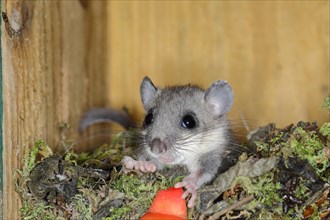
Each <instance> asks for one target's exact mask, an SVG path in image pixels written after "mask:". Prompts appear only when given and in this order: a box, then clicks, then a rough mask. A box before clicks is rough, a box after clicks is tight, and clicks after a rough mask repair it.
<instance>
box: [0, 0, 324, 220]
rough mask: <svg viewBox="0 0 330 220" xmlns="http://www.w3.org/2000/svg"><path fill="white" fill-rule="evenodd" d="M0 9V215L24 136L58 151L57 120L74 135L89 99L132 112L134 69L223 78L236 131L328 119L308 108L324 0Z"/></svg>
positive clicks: (46, 4) (320, 55)
mask: <svg viewBox="0 0 330 220" xmlns="http://www.w3.org/2000/svg"><path fill="white" fill-rule="evenodd" d="M1 8H2V12H3V18H2V27H1V41H2V42H1V45H2V52H1V53H2V97H3V121H2V128H3V133H2V143H3V148H2V164H3V176H2V181H3V198H2V200H1V201H2V203H3V219H19V207H20V200H19V197H18V195H17V193H16V192H15V190H14V185H13V180H14V179H13V178H14V172H15V170H16V169H17V168H19V167H21V166H22V162H23V158H24V155H25V153H26V152H27V151H28V150H29V149H30V148H31V146H32V145H33V143H34V142H35V141H36V140H38V139H42V140H45V141H46V142H47V143H48V144H49V145H50V146H51V147H52V148H53V150H55V151H56V150H59V149H60V141H61V138H60V134H59V130H60V129H59V128H60V127H61V126H63V125H65V124H70V125H71V128H70V130H69V132H68V133H67V134H66V135H67V136H68V137H70V138H72V139H74V140H79V138H82V137H81V136H80V135H79V134H78V132H77V128H78V123H79V120H80V118H81V117H82V115H83V113H84V112H85V111H87V110H89V109H91V108H93V107H112V108H115V109H121V108H123V107H126V108H127V109H128V110H129V112H131V113H132V114H133V116H134V118H135V119H137V120H139V119H140V120H141V117H142V114H143V108H142V105H141V101H140V95H139V86H140V82H141V80H142V78H143V76H145V75H148V76H149V77H150V78H151V79H152V80H153V81H154V82H155V84H157V85H159V86H166V85H174V84H187V83H192V84H198V85H200V86H202V87H204V88H206V87H208V86H209V85H210V84H211V83H212V82H214V81H216V80H219V79H224V80H227V81H228V82H229V83H230V84H231V85H232V88H233V90H234V94H235V101H234V106H233V109H232V111H231V113H230V118H231V119H232V121H233V124H234V125H235V124H236V125H237V129H238V130H239V131H240V132H242V134H243V130H244V129H249V128H254V127H257V126H261V125H265V124H267V123H269V122H275V123H277V124H278V125H279V126H285V125H287V124H290V123H294V122H298V121H317V122H318V123H320V124H321V123H323V122H326V121H328V120H329V115H328V113H327V112H326V111H324V110H322V109H320V106H321V105H322V103H323V99H324V97H326V96H327V95H328V91H329V83H330V82H329V60H330V59H329V38H330V36H329V2H328V1H315V2H312V1H305V2H295V1H294V2H285V1H267V2H248V1H246V2H241V1H239V2H235V1H234V2H226V1H224V2H222V1H219V2H217V1H211V2H203V1H202V2H194V1H193V2H189V1H178V2H173V1H159V2H158V1H146V2H140V1H125V2H122V1H85V0H72V1H24V0H18V1H9V0H2V7H1ZM243 122H244V123H243ZM244 124H245V126H244V129H242V128H239V126H242V127H243V125H244ZM92 134H93V131H91V132H90V133H88V134H85V137H88V135H92Z"/></svg>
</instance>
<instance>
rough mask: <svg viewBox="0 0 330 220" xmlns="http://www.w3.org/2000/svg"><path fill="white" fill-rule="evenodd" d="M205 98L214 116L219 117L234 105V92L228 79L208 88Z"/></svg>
mask: <svg viewBox="0 0 330 220" xmlns="http://www.w3.org/2000/svg"><path fill="white" fill-rule="evenodd" d="M204 100H205V103H206V105H207V108H208V109H209V111H210V112H211V113H212V114H213V116H215V117H219V116H221V115H223V114H226V113H227V112H229V110H230V108H231V106H232V105H233V100H234V93H233V90H232V89H231V87H230V85H229V84H228V83H227V82H226V81H223V80H219V81H216V82H214V83H213V84H212V85H211V86H210V87H209V88H208V89H207V90H206V92H205V94H204Z"/></svg>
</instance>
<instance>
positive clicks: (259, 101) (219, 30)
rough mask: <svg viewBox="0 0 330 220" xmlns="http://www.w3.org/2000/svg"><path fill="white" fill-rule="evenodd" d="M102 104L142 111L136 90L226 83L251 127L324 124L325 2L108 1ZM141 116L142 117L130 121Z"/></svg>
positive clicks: (236, 109)
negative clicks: (146, 83) (148, 83)
mask: <svg viewBox="0 0 330 220" xmlns="http://www.w3.org/2000/svg"><path fill="white" fill-rule="evenodd" d="M108 7H109V8H108V11H109V17H108V19H109V27H110V28H109V29H108V32H109V33H108V35H109V56H108V58H109V60H108V62H107V63H108V69H109V71H108V72H107V73H108V84H109V86H108V87H107V88H108V93H109V94H110V96H109V101H110V102H111V104H112V105H113V106H115V107H117V108H120V107H122V106H124V105H125V106H127V107H128V108H129V109H132V110H133V111H138V112H140V113H141V112H142V106H141V102H140V97H139V84H140V81H141V80H142V78H143V76H144V75H149V76H150V77H151V79H152V80H153V81H154V83H155V84H156V85H160V86H165V85H172V84H184V83H190V82H191V83H197V84H200V85H202V86H204V87H207V86H209V85H210V84H211V83H212V82H213V81H215V80H218V79H226V80H228V81H229V82H230V83H231V84H232V86H233V88H234V92H235V102H234V108H233V110H232V113H231V114H230V116H231V118H232V120H233V121H234V122H236V121H240V120H241V117H240V114H243V115H244V117H245V118H246V119H247V122H248V124H249V125H250V127H255V126H257V125H264V124H266V123H269V122H276V123H277V124H278V126H285V125H287V124H289V123H292V122H297V121H300V120H305V121H314V120H316V121H318V122H319V123H323V122H325V121H328V120H329V115H328V113H327V112H326V111H325V110H323V109H320V106H321V105H322V103H323V98H324V97H325V96H326V95H327V94H328V87H329V83H330V82H329V77H328V74H329V60H330V58H329V38H330V36H329V8H330V7H329V1H304V2H301V1H266V2H262V1H253V2H251V1H144V2H132V1H125V2H121V1H112V2H110V3H109V5H108ZM137 115H140V116H141V114H137Z"/></svg>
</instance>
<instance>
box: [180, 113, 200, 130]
mask: <svg viewBox="0 0 330 220" xmlns="http://www.w3.org/2000/svg"><path fill="white" fill-rule="evenodd" d="M196 125H197V122H196V119H195V117H194V116H192V115H185V116H183V118H182V121H181V127H183V128H187V129H192V128H194V127H196Z"/></svg>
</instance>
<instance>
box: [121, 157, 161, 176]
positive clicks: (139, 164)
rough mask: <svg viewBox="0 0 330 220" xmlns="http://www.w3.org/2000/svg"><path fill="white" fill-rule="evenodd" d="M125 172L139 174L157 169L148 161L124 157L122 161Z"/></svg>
mask: <svg viewBox="0 0 330 220" xmlns="http://www.w3.org/2000/svg"><path fill="white" fill-rule="evenodd" d="M122 163H123V164H124V166H125V168H126V169H127V170H137V171H141V172H155V171H156V169H157V167H156V165H155V164H153V163H152V162H149V161H137V160H134V159H132V158H131V157H128V156H125V157H124V159H123V160H122Z"/></svg>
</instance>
